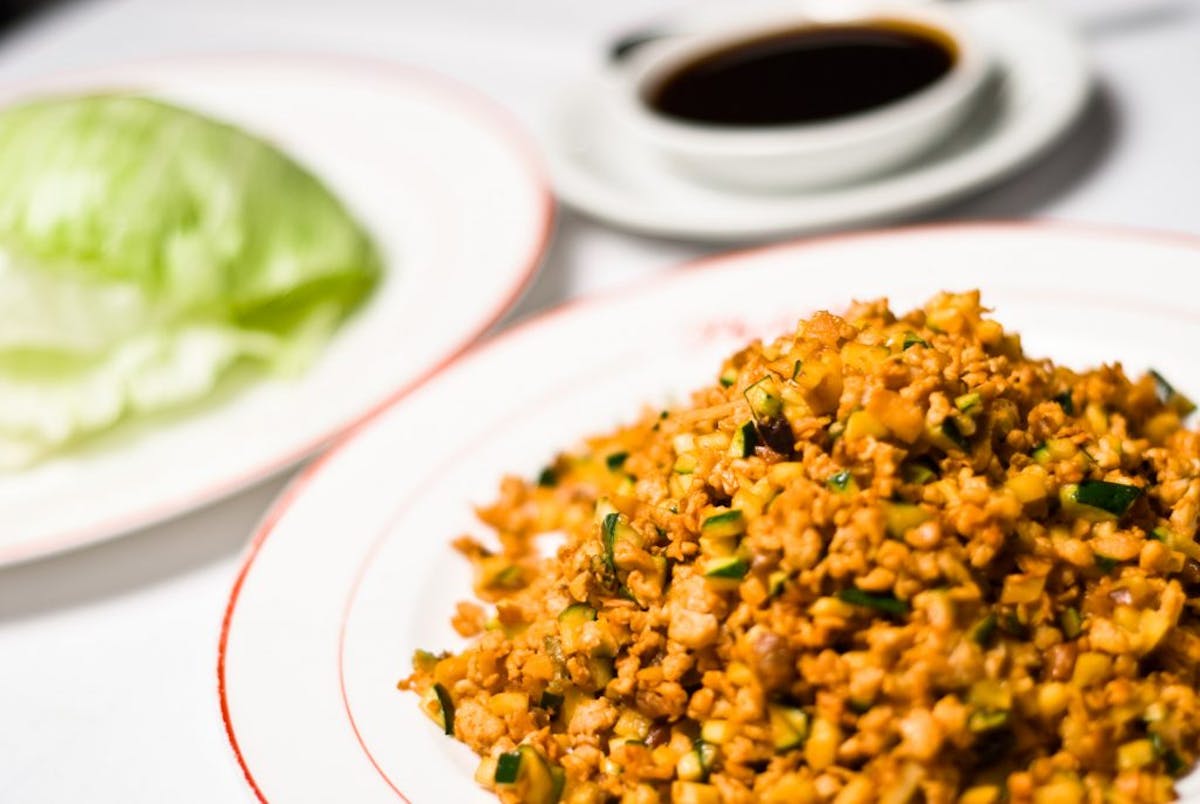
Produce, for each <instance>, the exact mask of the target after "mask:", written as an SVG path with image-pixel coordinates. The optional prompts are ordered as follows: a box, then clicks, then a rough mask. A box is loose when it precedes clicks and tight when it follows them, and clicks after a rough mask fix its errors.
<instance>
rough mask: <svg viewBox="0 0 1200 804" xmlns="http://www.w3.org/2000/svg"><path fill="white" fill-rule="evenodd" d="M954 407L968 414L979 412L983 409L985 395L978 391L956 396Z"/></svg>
mask: <svg viewBox="0 0 1200 804" xmlns="http://www.w3.org/2000/svg"><path fill="white" fill-rule="evenodd" d="M954 407H956V408H958V410H959V412H960V413H966V414H968V415H971V414H974V413H978V412H980V411H981V410H983V397H982V396H980V395H979V394H978V393H969V394H963V395H961V396H956V397H955V398H954Z"/></svg>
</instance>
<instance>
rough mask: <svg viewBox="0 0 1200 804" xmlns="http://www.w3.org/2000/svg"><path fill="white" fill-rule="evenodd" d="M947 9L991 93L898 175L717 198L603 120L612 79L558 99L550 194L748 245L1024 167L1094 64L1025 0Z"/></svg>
mask: <svg viewBox="0 0 1200 804" xmlns="http://www.w3.org/2000/svg"><path fill="white" fill-rule="evenodd" d="M954 11H956V12H957V13H960V14H962V15H963V18H964V19H965V20H966V21H967V22H968V24H970V25H971V26H972V27H974V28H976V29H977V30H978V32H979V34H980V36H981V37H982V38H983V39H984V41H985V42H986V43H987V44H989V45H990V47H991V48H992V52H993V56H994V59H995V62H996V68H995V76H994V81H993V84H992V86H991V87H990V88H989V91H988V92H987V93H986V97H985V98H982V99H981V100H980V102H979V106H978V108H977V109H976V111H975V113H974V114H973V115H972V117H971V118H970V119H969V120H968V122H967V123H966V124H965V125H964V127H963V128H962V129H961V130H960V131H959V132H958V133H956V134H955V135H953V137H952V139H951V140H950V141H948V142H946V143H945V144H943V145H941V146H939V147H938V148H937V150H936V151H935V152H933V153H932V154H930V155H928V156H926V157H924V158H923V159H921V160H919V161H918V162H917V163H914V164H913V165H910V166H909V167H907V168H902V169H901V170H899V171H896V172H893V173H891V174H888V175H885V176H881V177H878V178H876V179H873V180H868V181H864V182H862V183H859V184H855V185H852V186H845V187H836V188H830V189H823V190H812V191H807V192H797V193H794V194H792V193H789V194H759V193H751V192H740V191H736V190H718V189H715V188H712V187H706V186H703V185H699V184H696V183H694V182H692V181H690V180H689V179H687V178H686V177H683V176H680V175H677V174H675V173H673V172H672V171H671V169H670V168H669V167H668V166H667V165H666V164H664V163H663V162H661V161H659V160H658V158H657V157H656V155H655V154H653V153H651V152H650V150H649V149H648V148H647V147H645V146H644V145H643V144H642V143H640V142H638V141H636V140H635V139H634V138H633V137H631V136H630V133H629V132H628V131H626V130H625V129H624V128H623V127H621V126H619V125H618V124H617V123H616V119H615V116H614V115H611V114H610V113H609V110H608V108H607V102H606V101H605V99H606V98H611V97H612V94H613V92H612V87H611V83H612V82H613V81H615V80H616V77H615V76H614V75H613V74H611V73H602V74H599V75H594V76H592V77H590V78H588V79H585V80H583V81H581V82H579V83H577V84H576V85H574V86H573V87H571V88H570V89H569V90H568V91H567V92H565V93H564V94H563V96H562V98H561V99H560V101H559V103H558V105H557V107H556V108H555V109H554V114H553V115H552V116H551V119H550V121H549V125H548V126H547V129H546V131H545V132H543V138H544V141H545V146H546V148H545V150H546V152H547V154H548V161H549V167H550V174H551V179H552V181H553V183H554V185H555V189H556V190H557V191H558V194H559V196H560V197H561V198H562V200H563V201H565V202H566V203H567V204H569V205H571V206H572V207H575V208H576V209H578V210H580V211H581V212H583V213H585V214H587V215H590V216H592V217H595V218H598V219H600V220H603V221H605V222H607V223H610V224H613V225H615V226H619V227H622V228H625V229H631V230H634V231H637V232H642V233H646V234H654V235H664V236H672V237H682V238H688V239H692V240H708V241H718V242H719V241H745V240H757V239H765V238H772V237H779V236H782V235H786V234H805V233H810V232H817V231H826V230H831V229H840V228H845V227H849V226H858V225H864V224H874V223H881V222H885V221H891V220H896V219H900V218H904V217H910V216H912V215H915V214H917V213H919V212H923V211H925V210H928V209H931V208H933V207H936V206H938V205H940V204H944V203H946V202H948V201H951V200H953V199H955V198H958V197H961V196H964V195H967V194H968V193H971V192H973V191H976V190H978V189H980V188H981V187H983V186H985V185H988V184H991V183H994V182H996V181H998V180H999V179H1001V178H1002V177H1004V176H1006V175H1008V174H1011V173H1013V172H1014V171H1016V170H1017V169H1019V168H1020V167H1022V166H1024V165H1026V164H1028V163H1029V162H1030V161H1031V160H1033V159H1034V158H1035V157H1036V156H1037V155H1038V154H1040V153H1042V152H1043V151H1044V150H1045V149H1046V148H1047V147H1048V146H1049V145H1050V144H1051V143H1053V142H1054V140H1055V139H1056V138H1057V137H1058V136H1060V135H1061V134H1062V133H1063V132H1064V131H1066V129H1067V128H1068V127H1069V126H1070V124H1071V123H1072V122H1073V121H1074V120H1075V119H1076V117H1078V115H1079V113H1080V112H1081V111H1082V110H1083V107H1084V104H1085V102H1086V100H1087V97H1088V94H1089V91H1090V88H1091V65H1090V63H1089V61H1088V58H1087V55H1086V53H1085V52H1084V49H1083V45H1082V43H1081V42H1080V41H1079V38H1078V37H1077V36H1076V34H1075V32H1074V31H1073V30H1072V29H1071V28H1070V26H1069V25H1068V24H1067V22H1066V21H1065V20H1063V19H1062V18H1061V17H1059V16H1058V15H1057V14H1055V13H1053V12H1052V11H1051V10H1049V9H1047V8H1045V7H1043V6H1042V4H1040V3H1035V2H1030V1H1029V0H974V1H973V2H971V3H962V4H956V5H955V6H954Z"/></svg>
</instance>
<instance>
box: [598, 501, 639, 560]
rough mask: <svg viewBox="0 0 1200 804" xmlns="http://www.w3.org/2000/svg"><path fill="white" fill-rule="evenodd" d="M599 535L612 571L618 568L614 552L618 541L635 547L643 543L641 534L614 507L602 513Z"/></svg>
mask: <svg viewBox="0 0 1200 804" xmlns="http://www.w3.org/2000/svg"><path fill="white" fill-rule="evenodd" d="M601 502H606V501H601ZM596 507H597V509H599V508H600V503H597V505H596ZM610 507H611V506H610ZM600 535H601V538H602V539H603V542H604V556H605V559H606V560H607V562H608V566H609V567H610V568H611V569H612V570H613V571H614V572H615V571H617V570H618V569H620V567H618V566H617V561H616V557H615V552H614V551H615V548H616V545H617V543H618V542H627V543H629V544H632V545H634V546H635V547H641V546H642V545H643V544H644V542H643V540H642V536H641V534H640V533H638V532H637V531H636V530H634V529H633V526H632V525H630V524H629V523H628V522H626V521H625V517H623V516H621V514H619V513H617V511H616V510H615V509H614V510H612V511H611V512H609V513H606V514H605V515H604V521H603V522H602V524H601V526H600Z"/></svg>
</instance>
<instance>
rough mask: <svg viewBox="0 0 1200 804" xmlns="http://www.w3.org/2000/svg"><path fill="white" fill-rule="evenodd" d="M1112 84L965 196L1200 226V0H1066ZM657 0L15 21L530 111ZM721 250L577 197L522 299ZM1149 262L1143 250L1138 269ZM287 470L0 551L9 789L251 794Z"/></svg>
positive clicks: (32, 43) (462, 1) (202, 797)
mask: <svg viewBox="0 0 1200 804" xmlns="http://www.w3.org/2000/svg"><path fill="white" fill-rule="evenodd" d="M1062 2H1064V3H1065V4H1066V5H1067V8H1068V11H1070V12H1071V13H1072V14H1074V15H1075V16H1077V17H1078V18H1079V19H1080V21H1081V24H1082V25H1083V26H1084V29H1085V31H1086V33H1087V36H1088V38H1089V40H1090V42H1091V45H1092V47H1093V51H1094V54H1095V59H1096V63H1097V68H1098V72H1099V77H1100V89H1099V92H1098V93H1097V96H1096V98H1095V100H1094V102H1093V103H1092V105H1091V107H1090V108H1089V110H1088V112H1087V114H1086V116H1085V118H1084V119H1083V121H1082V122H1081V124H1080V125H1079V126H1078V127H1076V129H1075V130H1074V131H1073V132H1072V134H1071V135H1070V136H1069V137H1068V138H1067V140H1065V141H1064V143H1063V144H1062V145H1060V146H1059V147H1057V148H1056V149H1055V150H1054V152H1053V153H1052V154H1051V155H1050V157H1049V158H1047V159H1044V160H1042V161H1041V162H1039V163H1038V164H1037V165H1036V166H1034V167H1033V168H1032V169H1030V170H1028V171H1026V172H1024V173H1023V174H1022V175H1020V176H1018V177H1016V178H1014V179H1012V180H1010V181H1008V182H1006V183H1005V184H1003V185H1002V186H1000V187H998V188H995V189H993V190H991V191H989V192H987V193H984V194H981V195H979V196H978V197H976V198H973V199H971V200H969V201H968V202H966V203H962V204H959V205H957V206H955V207H954V208H952V209H950V210H947V211H944V212H943V213H942V214H941V215H940V217H947V218H980V217H984V218H996V217H1001V218H1014V217H1027V216H1033V217H1053V218H1060V219H1068V220H1076V221H1087V222H1092V223H1104V224H1125V225H1133V226H1145V227H1153V228H1157V229H1174V230H1179V231H1185V232H1192V233H1200V190H1198V188H1200V149H1198V148H1197V145H1196V142H1197V139H1196V138H1197V132H1200V102H1197V101H1196V99H1195V95H1196V90H1197V87H1198V86H1200V85H1198V82H1200V3H1196V2H1190V0H1179V1H1178V2H1156V0H1129V1H1127V0H1071V1H1070V2H1068V0H1062ZM658 7H661V8H662V9H666V8H668V7H669V6H668V4H666V3H652V2H649V0H504V1H503V2H497V0H426V1H425V2H413V0H407V1H406V0H377V2H371V0H338V2H327V1H326V0H192V1H191V2H189V0H91V1H90V2H82V3H79V4H78V5H68V6H66V7H65V8H64V9H62V10H60V11H56V12H53V13H51V14H48V15H45V16H43V17H41V18H38V19H35V20H32V21H31V22H30V23H29V24H28V25H26V26H25V27H23V28H21V29H19V30H17V31H14V32H12V33H10V34H8V35H7V37H6V38H4V39H3V40H0V80H9V79H15V78H22V77H28V76H34V75H39V74H43V73H47V72H52V71H56V70H62V69H67V68H76V67H85V66H90V65H97V64H104V63H111V62H114V61H121V60H126V59H130V58H139V57H145V56H156V55H162V54H169V53H195V52H201V51H231V50H252V51H258V50H264V49H265V50H287V49H304V50H322V51H345V52H352V53H357V54H365V55H376V56H381V57H385V58H391V59H396V60H402V61H407V62H411V63H416V64H421V65H424V66H428V67H432V68H434V69H437V70H440V71H442V72H444V73H447V74H449V75H452V76H455V77H457V78H460V79H462V80H464V81H466V82H467V83H470V84H472V85H474V86H475V87H477V88H479V89H481V90H483V91H484V92H486V93H487V94H489V95H491V96H492V97H493V98H495V99H497V100H499V101H500V102H501V103H503V104H504V105H506V106H508V107H509V108H510V109H511V110H512V111H514V112H515V113H516V114H517V115H518V116H520V117H521V118H523V119H524V120H525V121H526V122H527V123H530V124H533V123H534V122H535V121H536V120H537V118H538V117H539V115H540V114H541V113H542V110H543V104H544V103H545V101H546V99H547V98H548V97H550V96H551V94H552V93H553V91H554V90H555V88H556V86H558V84H559V82H560V81H561V80H562V77H563V76H564V75H568V74H570V73H571V72H578V71H582V70H584V69H586V67H587V66H588V65H589V64H590V63H592V62H594V61H595V60H596V58H597V54H598V53H599V51H600V49H601V48H602V46H603V44H604V42H605V41H606V40H607V38H608V37H609V36H610V35H612V34H613V33H616V32H620V31H622V30H625V29H626V28H627V27H629V26H630V25H631V24H634V23H637V22H638V21H640V20H644V19H647V18H650V17H652V16H653V14H654V13H655V9H656V8H658ZM699 253H702V250H701V249H700V248H698V247H695V246H689V245H686V244H681V243H673V242H667V241H661V240H651V239H645V238H639V237H633V236H629V235H625V234H621V233H619V232H615V231H610V230H607V229H605V228H603V227H601V226H598V225H596V224H594V223H591V222H589V221H585V220H583V219H580V218H578V217H576V216H574V215H572V214H570V213H565V214H564V215H563V216H562V218H561V222H560V227H559V231H558V235H557V238H556V240H555V242H554V244H553V247H552V249H551V251H550V254H549V255H548V258H547V260H546V263H545V265H544V267H543V269H542V273H541V276H540V278H539V279H538V281H537V284H536V285H535V286H534V287H533V288H532V289H531V291H530V292H529V294H528V295H527V296H526V298H525V299H524V301H523V302H522V304H521V306H520V308H519V309H518V310H517V311H516V312H515V313H514V315H513V316H511V317H510V319H509V320H510V321H511V320H513V319H514V318H516V317H520V316H525V315H528V314H530V313H533V312H535V311H538V310H542V309H544V308H546V307H549V306H551V305H554V304H557V303H558V302H561V301H563V300H565V299H568V298H571V297H573V296H577V295H580V294H584V293H588V292H590V291H593V290H596V289H598V288H602V287H608V286H612V285H615V284H619V283H622V282H626V281H629V280H633V279H636V278H639V277H643V276H646V275H648V274H650V273H652V272H655V271H660V270H664V269H666V268H667V267H669V266H670V265H672V264H674V263H676V262H678V261H679V260H681V259H685V258H688V257H692V256H695V255H697V254H699ZM1135 270H1136V269H1135V267H1132V266H1131V274H1130V277H1124V278H1122V281H1124V280H1128V279H1130V278H1131V277H1132V276H1134V274H1133V273H1132V271H1135ZM285 480H286V478H283V479H279V480H275V481H272V482H270V483H267V484H265V485H263V486H260V487H258V488H255V489H252V490H249V491H246V492H244V493H242V494H240V495H238V496H237V497H234V498H232V499H230V500H227V501H225V502H223V503H221V504H219V505H215V506H213V507H211V508H208V509H206V510H203V511H200V512H197V513H194V514H192V515H190V516H187V517H185V518H183V519H179V520H176V521H174V522H170V523H167V524H164V525H160V526H158V527H154V528H150V529H148V530H146V531H143V532H141V533H138V534H135V535H132V536H129V537H127V538H123V539H120V540H117V541H114V542H111V543H109V544H105V545H102V546H99V547H96V548H93V549H89V550H84V551H80V552H77V553H73V554H70V555H66V556H62V557H59V558H55V559H50V560H47V561H43V562H39V563H34V564H30V565H27V566H22V567H17V568H14V569H9V570H0V802H43V801H55V802H65V801H73V802H74V801H105V802H168V801H170V802H187V801H196V802H217V801H240V800H247V799H248V798H249V793H248V790H247V788H246V786H245V785H244V783H243V782H242V780H241V777H240V774H239V771H238V769H237V766H236V765H235V763H234V761H233V758H232V754H231V752H230V751H229V748H228V746H227V745H226V742H225V737H224V732H223V729H222V726H221V720H220V715H219V711H218V708H217V699H216V683H215V666H216V645H217V637H218V630H219V626H220V620H221V614H222V610H223V606H224V603H225V598H226V595H227V593H228V591H229V586H230V584H231V582H232V579H233V575H234V571H235V569H236V567H237V566H238V557H239V554H240V552H241V549H242V547H243V545H244V544H245V541H246V539H247V537H248V535H249V533H250V532H251V530H252V529H253V526H254V525H255V523H256V521H257V520H258V518H259V517H260V516H261V515H262V513H263V511H264V510H265V508H266V507H267V505H268V503H269V502H270V501H271V499H272V498H273V496H274V495H275V494H276V493H277V492H278V491H279V489H280V488H281V487H282V485H283V483H284V482H285Z"/></svg>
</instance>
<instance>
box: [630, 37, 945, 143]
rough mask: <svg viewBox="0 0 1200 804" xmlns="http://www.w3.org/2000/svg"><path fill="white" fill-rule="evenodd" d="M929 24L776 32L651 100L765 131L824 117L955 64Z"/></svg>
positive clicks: (677, 115) (879, 99)
mask: <svg viewBox="0 0 1200 804" xmlns="http://www.w3.org/2000/svg"><path fill="white" fill-rule="evenodd" d="M955 59H956V51H955V46H954V42H953V40H952V39H950V38H949V37H948V36H946V35H945V34H944V33H942V32H940V31H936V30H934V29H932V28H924V27H923V26H919V25H914V24H910V23H899V22H896V23H892V22H890V21H886V20H881V21H878V22H875V21H871V22H864V23H856V24H843V25H821V26H807V27H803V28H796V29H793V30H784V31H775V32H772V33H770V34H766V35H763V36H761V37H758V38H753V39H747V40H742V41H739V42H736V43H733V44H729V45H726V46H724V47H722V48H720V49H716V50H713V51H711V52H708V53H703V54H701V55H699V56H698V57H697V58H695V59H694V60H692V61H690V62H687V63H684V64H682V65H680V66H677V67H676V68H675V69H674V71H673V72H671V73H669V74H667V75H666V76H665V77H663V78H661V79H660V80H659V81H658V82H656V86H654V87H653V88H651V90H650V92H649V93H648V94H647V96H646V98H645V101H646V103H647V105H648V106H649V107H650V108H651V109H653V110H654V111H655V112H657V113H658V114H661V115H663V116H665V117H667V118H672V119H676V120H680V121H685V122H690V123H700V124H703V125H708V126H719V127H730V128H750V127H754V128H759V127H782V126H795V125H803V124H810V123H823V122H828V121H834V120H839V119H841V118H846V117H851V116H853V115H857V114H861V113H864V112H868V111H872V110H874V109H878V108H880V107H884V106H887V105H889V104H892V103H895V102H897V101H900V100H903V99H905V98H908V97H910V96H912V95H915V94H917V93H919V92H921V90H923V89H926V88H927V87H930V86H931V85H933V84H935V83H937V82H938V80H939V79H941V78H942V77H944V76H945V75H946V74H947V73H949V72H950V70H951V69H952V68H953V67H954V65H955Z"/></svg>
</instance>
